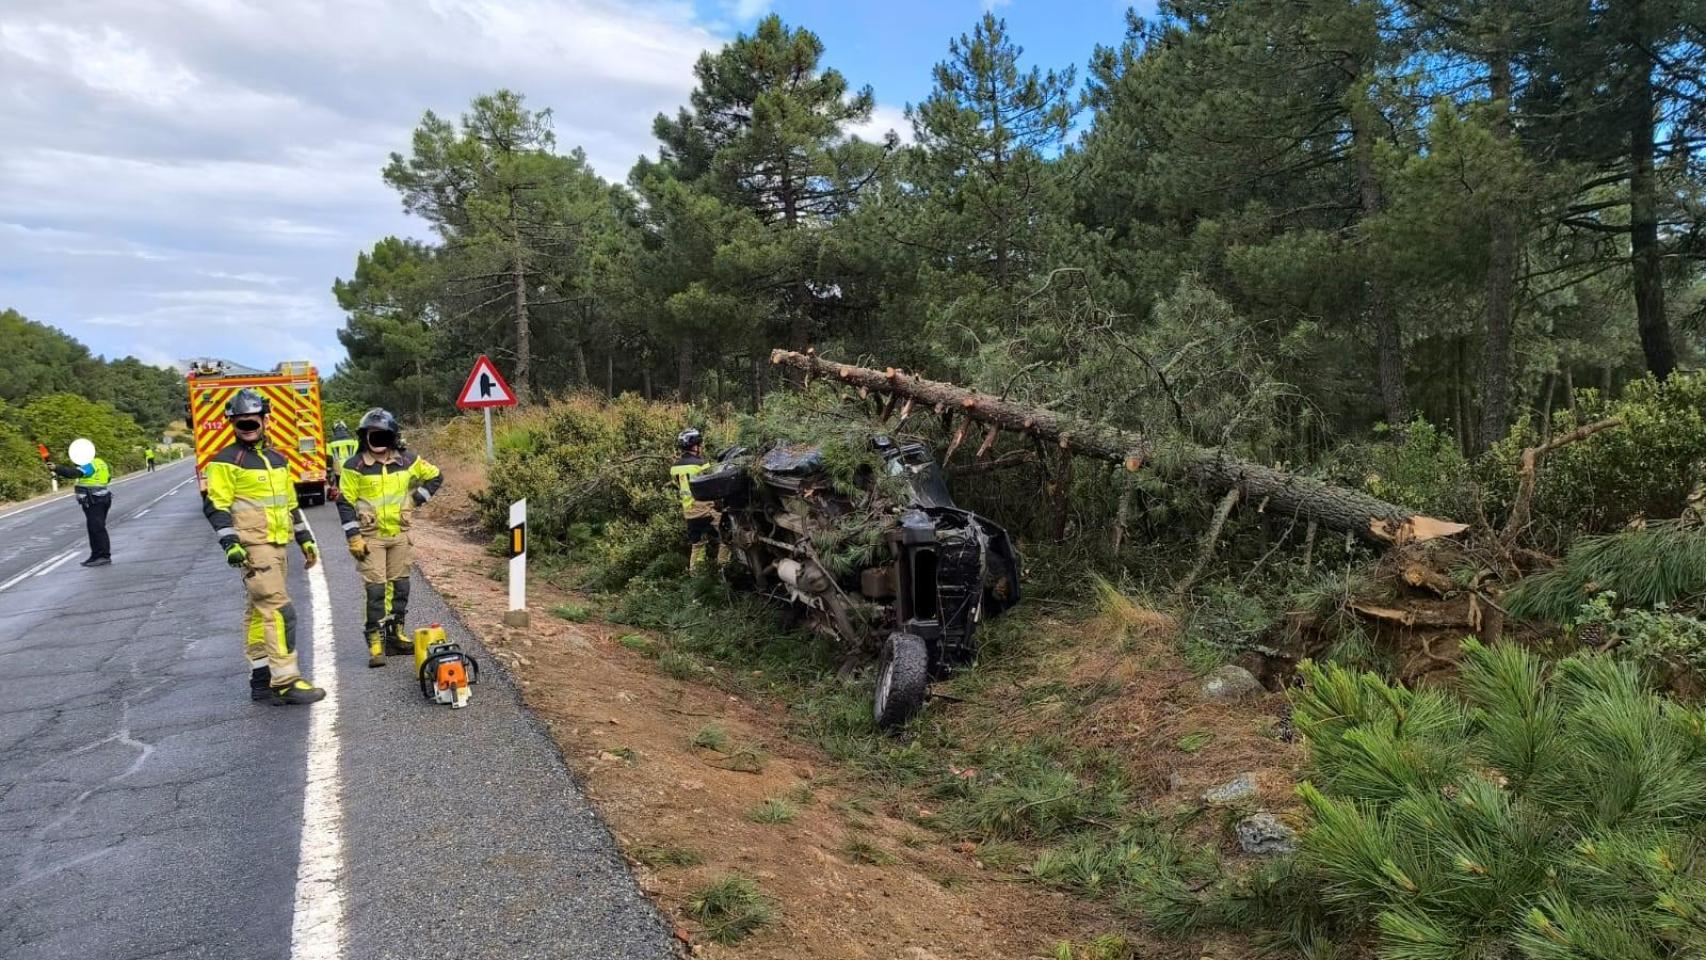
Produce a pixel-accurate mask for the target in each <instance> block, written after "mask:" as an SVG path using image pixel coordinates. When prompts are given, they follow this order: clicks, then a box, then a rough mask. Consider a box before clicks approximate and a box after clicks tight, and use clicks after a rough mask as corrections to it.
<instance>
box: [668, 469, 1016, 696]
mask: <svg viewBox="0 0 1706 960" xmlns="http://www.w3.org/2000/svg"><path fill="white" fill-rule="evenodd" d="M871 444H872V448H873V450H874V451H876V452H877V453H878V454H880V458H881V464H882V466H881V468H880V469H884V470H886V471H887V472H888V474H889V476H890V477H891V478H893V479H894V480H895V481H898V482H894V483H883V484H879V483H877V482H876V478H874V477H871V476H869V475H865V476H863V477H861V478H859V479H858V480H857V482H856V483H855V484H854V485H853V488H854V489H853V490H852V492H843V491H838V490H837V488H836V485H835V484H834V483H833V482H832V481H831V478H830V477H829V475H828V473H827V472H826V471H825V470H824V465H823V456H822V450H821V448H819V447H815V446H809V445H804V446H802V445H777V446H774V447H771V448H768V449H766V450H764V451H761V452H757V453H751V452H749V451H747V450H746V449H744V448H736V449H733V450H730V451H728V452H726V453H724V454H723V455H722V457H720V458H719V460H720V462H719V463H718V464H717V465H716V466H714V467H712V468H710V469H708V470H706V471H705V472H703V473H701V474H699V475H698V476H696V477H694V478H693V480H692V481H691V483H690V486H691V489H692V493H693V496H694V498H695V499H696V500H700V501H702V502H706V503H711V504H713V505H715V506H716V507H717V508H718V510H719V511H720V512H721V521H720V530H721V535H722V539H723V544H724V546H725V547H728V548H730V550H731V552H732V558H731V562H730V565H729V567H726V568H725V570H733V571H735V572H737V573H738V574H740V575H741V577H742V579H743V580H745V581H746V582H747V583H749V584H750V585H751V586H752V587H753V588H754V589H756V590H757V591H758V592H759V593H761V594H763V595H766V596H769V597H771V598H774V599H775V600H777V601H779V602H782V603H786V604H789V605H790V606H791V607H792V608H794V609H795V610H796V611H798V612H800V613H803V614H804V615H805V616H806V618H807V619H808V620H809V621H810V622H811V623H812V624H813V626H815V627H816V628H818V629H820V630H822V631H824V632H827V633H829V634H831V635H833V636H834V637H836V638H837V639H838V640H839V641H840V642H841V643H842V645H843V646H844V648H845V649H846V650H847V651H848V653H849V656H850V660H849V662H850V663H851V662H855V661H857V660H859V659H861V658H863V659H866V660H868V659H869V658H870V657H871V656H872V655H875V656H876V657H877V663H878V672H877V684H876V697H875V702H874V705H873V712H874V715H875V718H876V722H877V725H878V726H879V727H881V728H884V729H888V728H892V727H896V726H899V725H900V724H903V723H905V722H906V721H907V720H909V719H910V718H912V717H913V716H914V715H916V714H917V713H918V711H919V710H921V709H922V708H923V706H924V701H925V697H926V695H927V687H928V685H929V684H930V683H931V682H932V681H936V680H941V679H944V678H945V677H947V676H948V675H950V674H951V673H952V672H953V671H955V670H956V669H958V668H960V667H964V666H966V665H969V664H971V663H973V662H975V661H976V659H977V650H978V642H977V631H978V628H979V626H980V625H981V624H982V623H983V622H984V621H985V620H987V619H989V618H990V617H994V616H997V615H999V614H1001V613H1004V612H1005V611H1006V610H1007V609H1009V608H1010V607H1012V606H1013V605H1014V604H1015V603H1017V602H1018V601H1019V558H1018V554H1017V553H1016V552H1015V551H1014V549H1013V544H1012V541H1011V540H1010V538H1009V537H1008V535H1007V531H1005V530H1003V529H1002V528H1001V527H1000V526H998V525H996V524H995V523H993V522H991V521H990V520H988V519H986V518H984V517H981V516H979V515H977V514H975V513H973V512H971V511H970V510H965V509H962V508H961V507H959V506H958V505H956V504H955V503H954V500H953V498H952V497H951V496H950V495H949V493H948V488H947V485H946V484H945V483H944V482H943V478H942V471H941V468H940V467H939V466H938V464H937V463H936V460H935V458H934V457H933V456H932V455H931V453H930V451H929V449H928V448H927V447H925V446H924V445H923V444H919V443H904V444H902V443H896V442H894V441H893V440H892V439H890V438H889V437H886V436H878V437H875V438H873V440H872V441H871ZM896 491H899V493H898V495H897V493H896ZM867 524H870V525H875V526H876V527H877V528H878V529H875V530H873V529H870V528H869V527H867V526H863V525H867ZM850 525H852V526H859V527H860V529H859V531H858V532H859V533H860V534H862V536H861V541H862V544H863V548H862V549H860V550H858V551H855V552H854V557H855V559H854V562H852V563H849V562H848V558H847V557H846V556H845V555H843V556H827V555H826V554H827V552H828V551H827V549H826V548H825V544H826V543H829V544H832V543H834V542H835V539H836V537H837V536H845V535H846V532H847V529H848V527H849V526H850Z"/></svg>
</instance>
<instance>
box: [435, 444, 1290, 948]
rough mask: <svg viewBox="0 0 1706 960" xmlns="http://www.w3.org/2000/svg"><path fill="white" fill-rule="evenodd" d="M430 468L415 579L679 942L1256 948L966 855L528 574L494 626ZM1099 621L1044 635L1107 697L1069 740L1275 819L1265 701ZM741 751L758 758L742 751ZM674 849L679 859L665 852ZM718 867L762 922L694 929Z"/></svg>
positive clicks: (463, 511) (483, 571) (1160, 798)
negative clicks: (523, 715) (514, 701)
mask: <svg viewBox="0 0 1706 960" xmlns="http://www.w3.org/2000/svg"><path fill="white" fill-rule="evenodd" d="M438 463H439V464H440V466H441V467H443V469H444V470H445V473H446V479H447V481H448V482H447V484H446V488H445V495H443V496H440V497H438V498H435V499H434V501H433V503H432V504H431V505H430V507H428V508H427V509H425V510H423V511H422V512H421V513H419V514H417V523H416V528H415V532H414V536H415V543H416V551H415V556H416V559H417V561H418V562H419V563H420V565H421V569H422V572H423V573H424V574H425V575H426V577H427V579H428V580H430V581H431V582H432V584H433V586H434V587H436V588H437V589H438V590H439V592H440V593H441V594H443V595H444V597H445V599H446V601H448V602H449V603H450V604H451V605H452V606H453V607H454V608H455V609H456V610H457V612H458V613H459V614H460V615H461V617H462V619H463V620H464V622H465V623H466V624H467V625H468V627H469V628H470V629H472V630H473V631H474V632H475V633H476V634H478V635H479V636H480V637H481V639H482V640H483V641H484V642H485V643H486V644H487V646H488V647H490V649H491V650H492V652H493V655H494V656H496V657H498V658H499V659H501V660H502V661H503V662H504V664H505V666H506V667H508V669H509V670H510V671H511V673H512V674H513V675H514V676H516V677H517V679H518V681H519V683H520V685H521V688H522V694H523V697H524V699H525V700H526V702H527V704H528V706H529V707H530V708H531V709H532V710H533V711H534V712H535V713H536V714H537V715H538V716H539V718H540V719H541V720H542V721H543V722H544V723H545V724H546V726H547V728H548V729H549V730H550V731H551V733H552V735H553V736H554V737H555V738H556V740H557V742H558V744H559V745H560V746H561V748H562V751H563V754H564V756H565V758H566V759H567V761H568V763H569V765H570V768H571V769H572V770H574V771H575V773H576V774H577V775H578V776H579V777H580V779H581V781H582V782H583V783H584V784H585V786H586V789H587V792H588V794H589V795H590V797H591V799H592V800H593V801H594V803H595V804H597V806H598V808H599V810H600V811H601V812H602V813H603V815H604V817H605V819H606V821H607V822H608V823H609V824H610V826H611V828H612V830H613V831H614V832H615V833H616V836H617V839H618V841H619V842H620V844H621V846H622V848H623V851H624V852H625V854H626V855H627V856H628V857H629V859H630V861H631V862H632V863H633V864H634V868H635V875H636V876H637V877H638V878H639V882H640V885H641V887H642V888H643V889H644V890H645V891H646V892H647V894H648V895H650V896H651V897H652V898H653V899H654V900H655V901H656V902H657V903H658V905H659V907H660V909H661V910H662V911H663V912H664V914H665V915H666V916H667V917H669V918H671V919H672V920H673V921H674V922H675V924H676V932H677V936H678V937H679V938H680V940H681V941H682V944H683V949H684V951H685V952H688V953H690V954H691V955H693V956H700V957H708V958H712V960H718V958H733V957H741V958H755V960H772V958H774V960H783V958H787V960H802V958H803V960H974V958H975V960H1035V958H1048V957H1052V956H1054V948H1055V946H1056V945H1057V944H1059V943H1061V942H1062V941H1073V942H1075V943H1081V942H1085V941H1088V940H1090V939H1091V938H1093V937H1096V936H1098V935H1101V934H1107V933H1118V934H1121V935H1123V936H1124V937H1126V938H1127V940H1128V941H1129V942H1130V944H1131V946H1132V947H1133V948H1135V950H1136V952H1135V954H1133V955H1134V956H1137V957H1142V958H1145V960H1245V958H1248V957H1250V956H1253V955H1254V954H1253V952H1252V951H1251V949H1250V948H1249V946H1248V944H1246V943H1243V942H1242V941H1241V940H1240V939H1238V938H1228V937H1224V936H1219V937H1214V938H1212V939H1210V940H1208V941H1207V942H1201V941H1199V942H1195V943H1182V942H1176V941H1170V940H1163V939H1159V938H1155V937H1151V936H1147V935H1145V934H1144V932H1143V931H1142V930H1141V929H1140V928H1139V929H1134V926H1135V925H1134V923H1133V922H1132V920H1131V919H1130V918H1129V917H1123V916H1117V915H1115V913H1114V912H1113V911H1112V909H1111V908H1110V907H1108V906H1106V905H1104V904H1099V903H1093V902H1088V901H1085V900H1083V899H1080V898H1078V897H1074V896H1071V895H1069V894H1066V893H1064V892H1061V891H1057V890H1054V889H1052V888H1049V887H1047V886H1044V885H1042V884H1039V883H1036V882H1033V881H1030V880H1029V879H1027V878H1026V877H1024V876H1023V875H1021V874H1019V873H1016V872H1014V870H1015V869H1016V868H1007V869H998V868H996V867H995V866H993V865H991V864H985V863H984V862H982V860H980V858H979V848H978V847H977V846H976V845H975V844H971V843H965V842H956V841H955V840H954V839H952V838H948V837H945V836H943V835H941V834H938V833H935V832H932V831H931V830H929V829H927V828H925V827H922V826H920V825H918V824H916V823H913V822H909V820H908V817H910V816H912V815H914V814H916V815H918V816H919V817H920V818H922V817H924V816H926V815H927V814H928V813H929V811H927V810H924V809H922V808H919V809H912V808H913V806H915V802H914V801H911V800H907V799H906V798H902V797H889V796H882V795H878V796H875V797H874V796H873V794H872V785H871V784H869V783H861V782H860V781H859V780H858V778H857V777H856V776H855V775H853V774H851V773H849V772H848V771H845V770H842V769H838V767H837V765H836V764H835V763H834V762H832V761H830V760H828V759H827V758H826V757H824V756H823V755H822V754H821V753H819V752H818V751H817V750H815V749H814V748H812V747H810V746H808V745H805V744H802V743H800V742H799V741H797V740H792V739H790V738H789V737H788V736H787V735H786V733H785V732H784V731H785V724H784V721H785V719H786V709H787V708H786V705H785V704H782V703H779V702H764V701H756V702H755V701H751V700H747V699H744V698H741V697H738V696H734V695H731V694H730V693H729V692H727V690H725V689H722V688H720V687H718V686H715V685H713V684H711V683H701V682H695V681H691V680H687V681H684V680H678V679H675V678H673V677H671V676H669V675H667V674H666V673H665V672H663V670H662V669H661V668H660V666H659V664H658V662H657V661H655V660H652V659H648V658H646V657H645V656H642V655H641V654H640V653H638V652H635V651H634V650H631V649H629V648H627V647H625V646H623V645H622V644H620V643H618V642H617V640H618V638H619V637H624V636H628V635H631V634H635V633H640V632H641V631H636V630H633V629H631V628H628V627H620V626H616V625H612V624H605V623H600V622H596V621H594V622H585V623H571V622H569V621H567V620H564V619H562V618H559V617H557V616H553V615H552V614H551V613H550V611H551V609H552V607H554V606H556V605H557V604H559V603H562V602H564V601H567V600H574V599H578V598H575V597H573V596H572V595H571V594H568V593H565V592H564V591H561V590H558V589H555V588H553V587H552V586H551V585H549V584H547V583H545V582H544V579H545V578H543V577H535V578H532V580H531V582H530V583H529V596H528V601H529V604H528V605H529V608H530V610H531V611H532V613H533V616H532V625H531V627H529V628H527V629H512V628H508V627H505V626H504V625H503V623H502V616H503V611H504V608H505V606H506V605H507V592H506V590H507V588H506V587H505V586H504V584H503V582H502V581H501V579H497V578H496V577H495V576H494V574H495V572H496V571H497V570H498V569H499V568H500V567H501V565H502V564H503V562H504V561H503V560H501V559H499V558H497V557H494V556H492V555H490V554H489V553H487V552H486V544H487V543H488V541H489V537H487V536H486V535H485V534H483V533H481V532H480V531H479V530H478V528H477V526H476V525H475V524H474V522H473V521H472V520H471V519H470V518H471V515H472V509H471V507H472V505H471V503H470V502H469V500H468V495H467V491H470V490H474V489H479V488H480V487H483V486H484V476H483V471H482V470H481V469H480V468H479V467H478V466H477V465H473V464H468V463H465V462H457V458H454V457H445V458H442V459H439V460H438ZM1108 616H1110V617H1114V618H1115V619H1116V620H1118V622H1108V623H1090V624H1083V625H1078V627H1077V628H1076V629H1079V630H1089V631H1092V632H1094V633H1095V634H1096V635H1099V636H1105V637H1108V638H1123V639H1122V640H1120V641H1119V642H1118V643H1112V642H1110V644H1108V645H1106V646H1101V647H1098V646H1097V645H1095V644H1085V643H1074V644H1066V645H1063V646H1062V648H1061V654H1060V659H1059V661H1058V662H1051V663H1048V664H1046V665H1043V666H1044V667H1045V669H1044V670H1043V671H1041V672H1043V673H1046V674H1047V675H1048V676H1050V677H1055V678H1059V679H1064V680H1065V681H1066V682H1069V683H1073V684H1083V683H1096V684H1100V685H1102V686H1103V687H1105V688H1108V689H1112V690H1114V691H1115V692H1114V693H1113V694H1112V695H1110V696H1107V697H1105V698H1104V699H1103V700H1101V701H1099V703H1098V706H1097V708H1096V709H1095V710H1094V711H1092V712H1091V713H1090V714H1089V715H1088V716H1079V717H1077V718H1075V719H1074V720H1072V721H1071V724H1072V725H1071V730H1070V735H1071V736H1072V737H1073V738H1074V739H1075V740H1076V741H1078V742H1084V743H1086V744H1092V745H1096V746H1104V747H1109V748H1112V749H1115V750H1117V751H1118V752H1119V754H1120V755H1122V756H1124V757H1126V758H1128V762H1129V765H1130V773H1131V775H1132V782H1133V783H1134V784H1135V785H1137V786H1138V788H1139V789H1140V790H1141V792H1142V796H1141V797H1137V798H1134V799H1136V800H1137V801H1138V802H1141V803H1144V804H1148V805H1152V806H1154V807H1155V808H1157V809H1167V808H1171V807H1180V806H1182V807H1189V806H1191V805H1192V803H1193V801H1194V798H1195V797H1196V796H1197V794H1199V793H1200V791H1201V789H1203V788H1204V787H1207V786H1212V785H1213V784H1215V783H1218V782H1221V781H1223V780H1225V779H1227V778H1229V777H1231V776H1233V775H1236V774H1238V773H1240V772H1243V771H1256V772H1257V773H1258V778H1257V779H1258V782H1259V784H1260V793H1261V802H1262V805H1263V806H1264V807H1265V808H1267V809H1270V810H1274V811H1276V812H1281V813H1282V814H1283V812H1284V811H1285V809H1286V808H1287V807H1289V806H1292V805H1294V804H1295V800H1294V799H1293V797H1292V794H1291V784H1292V776H1291V775H1292V773H1293V772H1294V769H1295V765H1296V763H1297V759H1298V750H1297V748H1296V747H1295V745H1293V744H1289V743H1283V742H1279V741H1277V740H1275V739H1274V737H1273V728H1274V724H1275V723H1276V721H1277V719H1278V716H1279V715H1280V714H1282V713H1283V712H1284V710H1283V704H1284V698H1283V696H1281V695H1278V694H1270V695H1267V696H1265V697H1260V698H1257V700H1256V701H1254V702H1249V703H1245V704H1240V705H1238V706H1236V707H1233V708H1227V707H1223V706H1220V705H1216V704H1210V703H1206V702H1204V701H1202V699H1201V697H1200V696H1197V695H1196V694H1195V693H1194V682H1193V678H1192V677H1191V675H1190V672H1189V670H1187V669H1185V668H1184V666H1183V664H1182V663H1181V662H1180V661H1179V659H1178V656H1177V653H1176V650H1175V647H1174V646H1173V639H1172V638H1173V633H1172V631H1173V630H1174V629H1176V628H1175V625H1174V624H1172V622H1171V621H1170V620H1168V619H1167V618H1165V617H1164V616H1161V615H1159V614H1154V613H1151V612H1148V611H1142V610H1139V609H1137V608H1135V607H1132V608H1127V609H1123V610H1120V611H1115V612H1113V613H1110V614H1109V615H1108ZM1110 684H1112V685H1114V686H1112V687H1109V686H1108V685H1110ZM477 696H478V695H477V694H476V699H477ZM944 709H945V710H955V709H964V708H963V707H960V708H956V707H954V706H953V705H949V706H948V707H946V708H944ZM960 722H963V719H962V721H960ZM1065 722H1067V720H1066V718H1065V717H1061V716H1055V715H1051V712H1050V710H1049V708H1047V707H1046V706H1039V707H1036V708H1032V709H1028V710H1025V711H1018V712H1014V713H1012V714H1011V715H1008V714H1002V715H1000V716H999V717H998V718H997V719H995V720H994V721H993V722H991V723H990V726H991V728H992V730H991V733H994V732H995V731H994V730H993V728H994V727H1013V728H1029V727H1038V726H1045V727H1046V726H1049V725H1054V729H1057V730H1059V729H1061V728H1060V724H1062V723H1065ZM708 725H715V726H716V727H720V728H721V729H722V730H723V731H726V733H727V743H726V744H725V745H723V747H722V749H721V750H712V749H706V748H703V747H696V746H694V744H693V740H694V737H695V734H696V733H698V732H699V731H700V730H702V729H703V728H705V727H706V726H708ZM1205 731H1212V732H1213V737H1212V738H1210V740H1209V742H1207V744H1206V745H1204V746H1197V745H1192V746H1190V748H1189V749H1181V747H1180V742H1181V741H1182V740H1186V739H1188V737H1189V736H1190V735H1192V734H1198V735H1199V736H1200V735H1201V734H1202V733H1204V732H1205ZM754 754H756V756H757V757H758V758H760V760H759V762H757V763H753V762H750V760H751V758H752V756H753V755H754ZM743 761H744V762H743ZM773 798H787V799H788V800H789V802H790V803H791V804H792V805H793V806H795V807H796V808H797V809H798V816H797V817H796V818H795V819H794V820H793V821H792V822H789V823H780V824H773V823H762V822H755V821H754V820H752V819H749V814H750V813H751V812H752V811H753V810H754V809H755V808H756V807H758V806H759V805H760V804H762V803H764V802H765V801H766V800H770V799H773ZM1199 809H1200V805H1199ZM1200 819H1201V820H1202V821H1203V836H1202V838H1201V839H1202V841H1203V842H1206V843H1217V842H1218V843H1220V844H1222V845H1224V844H1225V840H1226V838H1225V836H1224V834H1225V832H1226V831H1218V828H1217V827H1213V826H1211V824H1213V823H1218V820H1216V819H1215V818H1200ZM1216 831H1218V833H1217V832H1216ZM1234 846H1235V844H1234ZM684 851H685V852H690V853H691V854H692V855H694V859H697V860H698V862H696V863H694V864H693V865H690V866H681V865H671V862H670V861H672V860H677V859H679V856H678V855H679V854H680V853H682V852H684ZM1227 852H1228V853H1234V852H1235V851H1234V850H1232V849H1230V848H1229V849H1228V850H1227ZM731 872H738V873H741V874H744V875H747V876H749V877H752V878H753V879H755V880H756V881H757V882H758V884H759V886H760V888H761V889H762V890H763V892H764V893H765V894H766V895H767V896H768V897H769V898H770V900H771V901H772V903H773V905H774V907H775V909H776V916H775V919H774V920H773V921H772V922H771V923H769V924H767V925H765V926H763V927H761V928H759V929H758V930H757V931H756V932H755V933H753V934H751V935H750V936H748V937H746V938H745V939H743V940H741V941H740V942H738V943H737V944H735V945H733V946H721V945H718V944H715V943H712V942H709V941H708V940H706V939H705V938H704V931H703V930H702V929H701V928H700V927H699V925H698V924H697V923H696V922H695V921H693V920H692V919H690V918H689V917H688V914H687V909H686V907H687V903H688V900H689V898H690V897H691V896H692V895H693V894H694V893H695V892H696V891H698V890H699V889H700V888H702V887H704V886H705V885H706V884H707V883H709V882H711V881H712V880H714V879H716V878H719V877H721V876H723V875H726V874H728V873H731ZM1079 955H1082V954H1079Z"/></svg>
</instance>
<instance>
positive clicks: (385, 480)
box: [338, 451, 444, 537]
mask: <svg viewBox="0 0 1706 960" xmlns="http://www.w3.org/2000/svg"><path fill="white" fill-rule="evenodd" d="M443 485H444V476H443V474H440V473H439V472H438V468H437V467H435V466H433V465H432V464H430V463H428V462H426V461H425V460H423V459H421V458H420V457H417V456H415V455H414V454H412V453H408V452H404V453H401V454H392V455H391V456H390V457H388V458H386V459H384V460H380V459H377V458H375V457H374V456H373V454H372V453H370V452H366V451H364V452H362V453H358V454H356V455H355V456H353V457H350V458H349V459H348V460H346V461H344V471H343V478H342V479H341V480H340V481H339V482H338V486H339V488H340V489H341V490H342V491H343V496H342V497H340V498H339V499H338V518H339V519H340V520H342V521H343V525H344V536H346V537H353V536H355V535H356V534H358V533H360V534H375V535H378V536H381V537H394V536H397V535H398V534H399V533H401V532H403V531H404V530H407V529H409V514H410V513H411V512H412V511H413V510H414V508H415V507H416V506H417V505H419V504H423V503H426V502H427V501H428V500H431V499H432V495H433V494H435V493H437V492H438V488H439V487H441V486H443Z"/></svg>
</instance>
